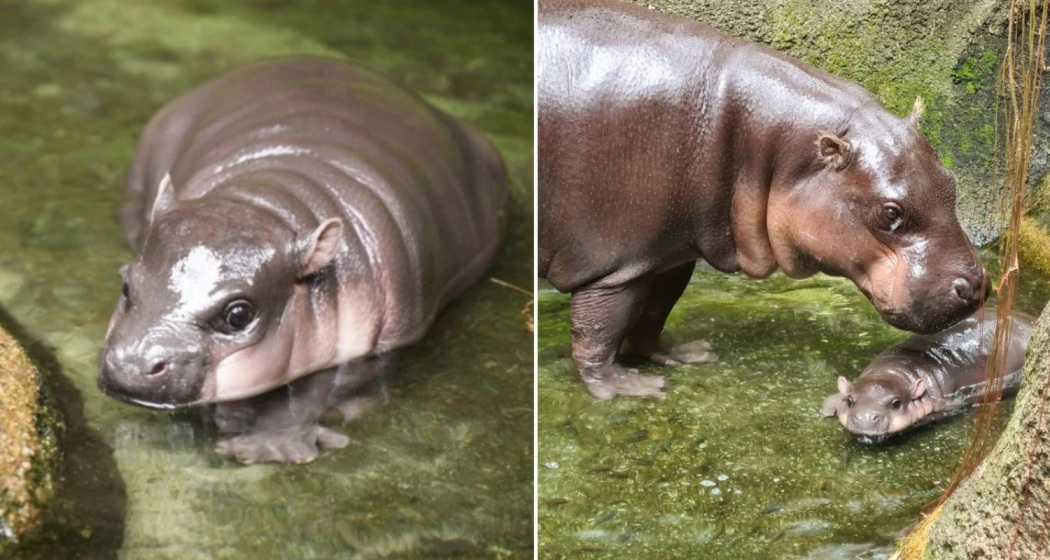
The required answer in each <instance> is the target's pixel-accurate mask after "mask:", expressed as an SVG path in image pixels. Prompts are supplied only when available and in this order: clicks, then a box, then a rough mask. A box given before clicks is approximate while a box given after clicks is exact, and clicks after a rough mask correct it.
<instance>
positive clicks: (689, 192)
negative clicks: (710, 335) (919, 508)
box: [537, 1, 986, 398]
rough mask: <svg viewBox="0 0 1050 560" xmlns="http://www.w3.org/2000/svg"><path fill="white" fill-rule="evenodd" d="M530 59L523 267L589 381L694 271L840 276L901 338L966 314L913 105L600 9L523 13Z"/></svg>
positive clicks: (715, 38)
mask: <svg viewBox="0 0 1050 560" xmlns="http://www.w3.org/2000/svg"><path fill="white" fill-rule="evenodd" d="M537 45H538V50H537V73H538V81H537V84H538V87H539V90H538V97H539V126H540V133H539V138H540V140H539V141H540V146H539V149H540V164H539V165H540V167H539V171H540V176H539V188H540V195H539V199H540V216H539V227H540V230H539V263H538V264H539V271H540V274H541V276H543V277H545V278H547V279H549V280H550V281H551V283H552V284H553V285H554V286H555V287H557V288H558V289H559V290H561V291H567V292H572V293H573V294H574V304H573V313H574V322H575V323H576V327H575V329H574V332H575V333H576V337H575V339H574V356H575V357H576V361H577V366H578V368H579V369H580V371H581V373H582V374H583V376H584V379H585V381H587V382H588V383H589V387H591V388H593V387H597V386H598V385H602V384H605V385H608V383H605V382H604V381H602V380H603V379H604V380H610V379H613V378H622V377H623V375H624V373H623V371H622V370H621V369H619V368H617V366H615V364H614V363H613V359H614V355H615V352H616V349H617V348H619V346H620V342H621V341H622V340H624V339H625V338H626V339H627V340H628V341H630V342H631V344H632V346H634V347H636V349H638V350H639V353H641V354H642V355H648V354H653V353H654V352H655V349H656V347H657V344H656V342H655V341H656V339H657V338H658V337H659V333H660V331H661V330H662V326H663V321H664V319H665V318H666V315H667V313H668V312H669V309H670V307H671V306H673V305H674V301H675V300H676V299H677V297H678V295H679V294H680V293H681V290H682V289H683V288H684V285H685V281H687V279H688V277H689V274H688V272H689V271H690V270H691V267H692V263H694V262H695V261H696V260H697V259H703V260H706V261H707V262H709V263H711V264H712V265H713V266H715V267H716V268H718V269H719V270H722V271H725V272H738V271H739V272H743V273H745V274H747V275H749V276H752V277H756V278H762V277H766V276H768V275H769V274H771V273H772V272H773V271H775V270H777V269H781V270H783V271H784V272H785V273H787V274H788V275H790V276H792V277H796V278H802V277H806V276H809V275H812V274H814V273H816V272H824V273H827V274H832V275H839V276H846V277H848V278H850V279H851V280H853V282H854V283H855V284H856V285H857V286H858V287H859V288H860V289H861V291H863V292H864V293H865V295H867V296H868V298H869V299H870V300H871V302H872V303H873V304H874V306H875V307H876V308H877V309H878V310H879V312H880V314H881V315H882V316H883V318H884V319H885V320H887V321H888V322H890V323H891V324H893V325H895V326H897V327H900V328H904V329H907V330H912V331H920V332H935V331H937V330H939V329H942V328H944V327H946V326H948V325H950V324H952V323H953V322H955V321H958V320H959V319H961V318H963V317H966V316H967V315H969V314H971V313H972V312H973V311H974V310H975V309H976V308H977V307H978V305H979V304H980V301H981V299H982V296H983V295H984V293H985V290H986V287H985V284H986V283H985V281H984V273H983V270H982V269H981V267H980V265H979V264H978V263H977V260H976V257H975V256H974V254H973V251H972V248H971V246H970V244H969V242H968V240H967V238H966V237H965V235H964V233H963V231H962V229H961V228H960V226H959V224H958V221H957V219H956V216H955V189H954V179H953V178H952V177H951V175H950V174H949V173H948V172H947V171H946V170H945V169H944V167H943V166H942V165H941V164H940V162H939V161H938V159H937V156H936V154H935V153H934V151H933V150H932V148H931V147H930V145H929V143H928V142H927V141H926V140H925V139H924V138H923V136H922V134H921V133H920V132H919V120H920V119H921V103H917V107H916V110H915V112H914V113H913V115H912V116H911V117H910V118H908V119H901V118H898V117H895V116H893V115H890V114H889V113H887V112H886V111H885V110H884V109H882V108H881V107H880V106H879V104H878V103H877V101H876V100H875V99H874V98H873V97H872V96H871V95H870V94H869V93H868V92H866V91H865V90H864V89H863V88H861V87H859V86H857V85H855V84H853V83H850V82H847V81H845V80H841V79H838V78H836V77H834V76H831V75H829V74H827V73H824V72H822V71H820V70H817V69H815V68H812V67H809V66H807V65H804V64H802V63H800V62H798V61H795V60H792V59H790V58H788V57H786V56H783V55H781V54H779V53H776V52H774V51H771V50H769V49H766V48H764V47H761V46H758V45H755V44H752V43H749V42H746V41H741V40H736V39H733V38H730V37H726V36H724V35H722V34H720V33H718V32H717V31H715V30H714V29H711V28H709V27H706V26H704V25H701V24H697V23H695V22H692V21H689V20H685V19H681V18H675V17H671V16H665V15H661V14H659V13H658V12H656V11H653V10H647V9H644V8H640V7H636V6H629V5H623V4H619V3H613V2H582V1H571V2H541V5H540V19H539V28H538V36H537ZM667 294H670V295H667ZM596 325H601V326H600V327H598V326H596ZM613 385H616V383H613ZM654 386H655V385H654ZM608 388H609V387H606V389H608ZM638 388H639V387H637V386H635V387H634V388H633V389H638ZM633 389H632V388H631V387H612V388H611V391H612V393H614V394H635V393H633ZM608 393H609V391H606V390H604V389H599V390H592V394H595V396H599V395H600V398H607V395H608ZM655 393H656V391H654V390H653V387H649V388H647V389H644V388H643V389H641V390H639V391H637V394H638V395H639V396H654V394H655Z"/></svg>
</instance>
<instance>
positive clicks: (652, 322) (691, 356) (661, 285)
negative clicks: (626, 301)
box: [627, 261, 718, 366]
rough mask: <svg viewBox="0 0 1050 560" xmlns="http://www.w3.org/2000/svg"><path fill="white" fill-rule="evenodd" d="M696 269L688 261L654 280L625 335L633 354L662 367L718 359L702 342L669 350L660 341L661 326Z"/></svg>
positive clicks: (662, 326)
mask: <svg viewBox="0 0 1050 560" xmlns="http://www.w3.org/2000/svg"><path fill="white" fill-rule="evenodd" d="M695 268H696V261H690V262H687V263H684V264H682V265H679V266H677V267H675V268H672V269H670V270H668V271H666V272H662V273H660V274H658V275H656V276H655V277H654V278H653V280H652V284H651V287H650V289H649V297H648V298H646V302H645V308H644V309H643V310H642V313H641V315H640V316H639V317H638V320H637V321H636V322H635V323H634V325H632V326H631V330H630V331H629V332H628V335H627V341H628V343H630V346H631V350H632V351H633V352H634V353H636V354H638V355H640V356H644V357H646V358H649V359H650V360H652V361H654V362H656V363H658V364H661V365H665V366H680V365H683V364H701V363H705V362H713V361H715V360H716V359H718V357H717V356H716V355H715V354H714V353H712V352H711V345H710V344H708V343H707V342H704V341H702V340H696V341H692V342H687V343H685V344H680V345H678V346H674V347H671V348H667V347H666V346H665V345H664V344H662V342H661V337H660V335H661V334H662V333H663V330H664V323H666V322H667V317H668V315H670V314H671V309H672V308H674V304H675V303H676V302H677V301H678V298H680V297H682V293H683V292H685V288H686V286H688V285H689V279H690V278H691V277H692V276H693V269H695Z"/></svg>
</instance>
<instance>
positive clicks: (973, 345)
mask: <svg viewBox="0 0 1050 560" xmlns="http://www.w3.org/2000/svg"><path fill="white" fill-rule="evenodd" d="M996 322H997V321H996V318H995V310H994V309H986V310H983V311H981V312H978V313H977V315H976V316H974V317H970V318H968V319H965V320H963V321H960V322H959V323H957V324H956V325H954V326H952V327H951V328H949V329H947V330H945V331H942V332H940V333H937V334H933V335H916V336H913V337H912V338H910V339H908V340H906V341H905V342H903V343H901V344H898V345H896V346H894V347H892V348H890V349H888V350H886V351H885V352H882V353H881V354H879V355H878V356H876V358H875V360H873V361H872V363H871V364H870V365H869V366H868V367H866V368H865V369H864V371H863V372H862V373H861V375H860V377H858V378H857V379H856V380H854V381H853V382H850V381H848V380H847V379H846V378H845V377H839V379H838V392H837V393H835V394H833V395H831V396H829V397H828V398H827V399H826V400H825V401H824V405H823V407H822V408H821V413H822V414H823V415H824V416H827V417H835V418H837V419H838V421H839V423H840V424H842V427H843V428H845V429H846V431H848V432H850V433H851V434H853V435H856V436H857V437H858V438H860V439H861V441H865V442H869V443H871V442H880V441H883V440H885V439H887V438H888V437H890V436H893V435H895V434H899V433H901V432H903V431H905V430H908V429H911V428H914V427H916V426H920V425H923V424H926V423H929V422H932V421H935V420H938V419H940V418H944V417H945V416H949V415H952V414H955V413H957V412H961V411H962V410H964V409H965V408H966V407H968V406H970V405H972V404H974V403H977V402H980V401H981V399H982V398H984V396H985V395H986V394H987V392H988V391H989V390H990V389H991V387H990V384H989V383H988V373H989V372H988V360H989V359H990V357H991V354H992V351H993V346H994V342H995V327H996ZM1010 322H1011V327H1010V332H1009V334H1010V336H1009V339H1008V340H1007V354H1006V362H1005V365H1006V369H1005V371H1004V377H1003V379H1002V384H1001V387H1002V390H1003V394H1004V395H1012V394H1014V393H1016V392H1017V390H1018V388H1020V385H1021V370H1022V368H1023V366H1024V357H1025V349H1026V348H1027V346H1028V340H1029V338H1031V335H1032V326H1033V320H1032V318H1031V317H1029V316H1027V315H1025V314H1023V313H1020V312H1017V313H1014V314H1013V315H1012V316H1011V318H1010Z"/></svg>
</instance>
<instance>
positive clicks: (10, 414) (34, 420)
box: [0, 329, 60, 551]
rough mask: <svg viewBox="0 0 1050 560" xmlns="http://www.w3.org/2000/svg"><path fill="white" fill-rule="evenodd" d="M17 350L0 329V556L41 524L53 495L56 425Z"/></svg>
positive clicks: (36, 381)
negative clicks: (9, 546) (10, 545)
mask: <svg viewBox="0 0 1050 560" xmlns="http://www.w3.org/2000/svg"><path fill="white" fill-rule="evenodd" d="M43 391H44V388H43V386H42V379H41V376H40V373H39V372H38V371H37V369H36V367H34V366H33V364H32V363H31V362H30V361H29V358H28V357H27V356H26V354H25V351H24V350H23V349H22V347H21V346H20V345H19V344H18V342H16V341H15V339H14V338H12V337H11V335H10V334H9V333H7V332H6V331H4V330H3V329H0V551H3V550H4V549H5V548H6V546H7V545H9V544H11V543H12V542H16V541H18V540H21V539H23V538H25V537H26V536H27V535H29V534H30V533H31V532H32V531H33V530H34V529H36V528H37V527H39V526H40V524H41V523H42V522H43V516H44V511H45V509H46V508H47V505H48V502H49V501H50V500H51V498H52V496H53V495H54V492H55V479H54V473H55V462H56V461H57V460H58V456H59V453H58V448H57V440H56V438H57V434H56V430H57V429H59V427H60V424H59V423H58V420H57V418H56V415H55V412H54V411H53V410H51V409H50V408H49V407H48V406H47V404H46V402H45V398H44V396H43Z"/></svg>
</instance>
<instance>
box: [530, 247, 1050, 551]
mask: <svg viewBox="0 0 1050 560" xmlns="http://www.w3.org/2000/svg"><path fill="white" fill-rule="evenodd" d="M1048 295H1050V294H1048V291H1047V285H1046V283H1045V282H1042V281H1036V282H1028V283H1027V284H1026V285H1025V289H1024V290H1023V294H1022V295H1021V297H1020V298H1019V300H1020V307H1022V308H1023V309H1025V310H1027V311H1029V312H1030V313H1035V314H1037V313H1038V312H1039V310H1040V309H1041V305H1042V303H1043V302H1045V301H1046V300H1047V296H1048ZM568 312H569V298H568V296H566V295H563V294H558V293H557V292H555V291H553V290H552V289H547V290H541V293H540V315H539V325H540V351H539V363H540V404H539V407H540V408H539V416H540V419H539V425H540V433H541V434H542V437H541V440H540V449H539V462H540V466H539V469H540V478H539V482H540V508H541V510H540V511H541V514H540V550H541V556H542V557H544V558H574V557H578V556H580V555H584V554H586V555H588V557H590V558H618V557H644V555H652V557H658V558H705V559H723V558H724V559H734V560H736V559H742V558H815V559H833V558H835V559H838V558H841V559H847V558H849V559H854V558H865V559H866V558H886V557H888V555H889V554H891V553H892V551H893V543H894V540H895V538H896V536H897V535H898V533H899V532H900V531H901V530H903V529H904V528H906V527H907V526H908V525H909V524H910V523H912V522H913V521H914V520H915V519H917V516H918V513H919V510H920V509H921V508H922V506H924V505H926V504H928V503H930V502H931V501H932V500H934V499H935V498H936V497H938V496H939V495H940V494H941V492H942V490H943V489H944V487H945V485H946V483H947V482H948V479H949V478H950V476H951V474H952V472H953V470H954V468H955V466H956V464H957V462H958V458H959V457H960V454H961V452H962V451H963V449H965V447H966V445H967V438H968V434H969V432H968V430H969V427H970V425H971V424H972V419H973V417H972V415H969V416H964V417H957V418H955V419H953V420H950V421H947V422H945V423H942V424H939V425H935V426H932V427H929V428H927V429H922V430H919V431H917V432H915V433H913V434H911V435H910V436H906V437H904V438H901V439H900V440H898V441H896V442H894V443H892V444H890V445H886V446H881V447H874V446H865V445H861V444H859V443H856V442H854V441H852V440H851V439H850V438H848V437H847V436H846V435H845V433H844V432H843V431H842V429H841V428H840V427H839V425H838V423H837V422H835V421H833V420H827V419H824V418H821V417H820V415H819V414H818V412H817V411H818V409H819V408H820V405H821V403H822V402H823V400H824V398H825V397H826V396H827V395H829V394H831V393H832V392H834V391H835V379H836V377H837V376H838V375H846V376H847V377H850V378H853V377H855V376H856V375H857V373H859V371H860V370H861V369H862V368H863V367H864V366H865V365H866V364H867V362H868V361H870V359H871V358H872V357H873V356H874V355H875V354H877V353H878V352H879V351H880V350H882V349H884V348H885V347H887V346H889V345H891V344H893V343H895V342H897V341H899V340H901V339H903V338H905V337H907V336H908V335H907V333H904V332H901V331H897V330H895V329H893V328H892V327H889V326H888V325H886V324H885V323H883V322H882V321H881V320H880V319H879V317H878V315H877V313H876V312H875V311H874V309H873V308H872V307H871V305H870V304H869V303H868V302H867V300H866V299H865V298H864V297H863V295H861V294H860V292H859V291H857V289H856V288H855V287H854V286H853V285H852V283H850V282H848V281H846V280H841V279H833V278H828V277H822V276H820V277H815V278H812V279H808V280H804V281H794V280H790V279H788V278H786V277H784V276H783V275H780V274H777V275H774V276H773V277H772V278H770V279H768V280H764V281H753V280H747V279H745V278H743V277H741V276H739V275H732V276H731V275H725V274H720V273H718V272H715V271H713V270H712V269H710V268H706V267H704V268H702V269H701V270H699V271H698V272H697V273H696V274H695V275H694V277H693V280H692V283H691V285H690V287H689V289H688V290H687V291H686V293H685V295H684V296H683V298H682V300H681V301H679V303H678V305H677V306H676V307H675V310H674V311H673V312H672V314H671V317H670V320H669V323H668V329H669V332H671V333H673V335H674V336H675V338H676V340H681V341H687V340H694V339H704V340H708V341H710V342H711V343H712V344H713V346H714V350H715V352H717V353H718V354H719V356H720V359H719V361H718V362H717V363H715V364H711V365H699V366H687V367H682V368H678V369H667V368H660V367H656V366H651V365H647V364H641V365H640V368H641V369H642V370H643V371H648V372H652V373H661V374H666V375H667V376H668V379H669V383H670V386H671V389H670V392H669V395H668V397H667V398H666V399H665V400H663V401H660V402H654V401H639V400H626V399H623V400H616V401H613V402H596V401H594V400H592V399H591V398H590V397H589V396H587V395H586V393H585V391H584V390H583V388H582V386H580V385H579V384H578V382H577V381H576V374H575V371H574V368H573V366H572V361H571V359H570V358H569V356H570V346H569V324H568V316H569V313H568ZM1004 408H1009V407H1004Z"/></svg>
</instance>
